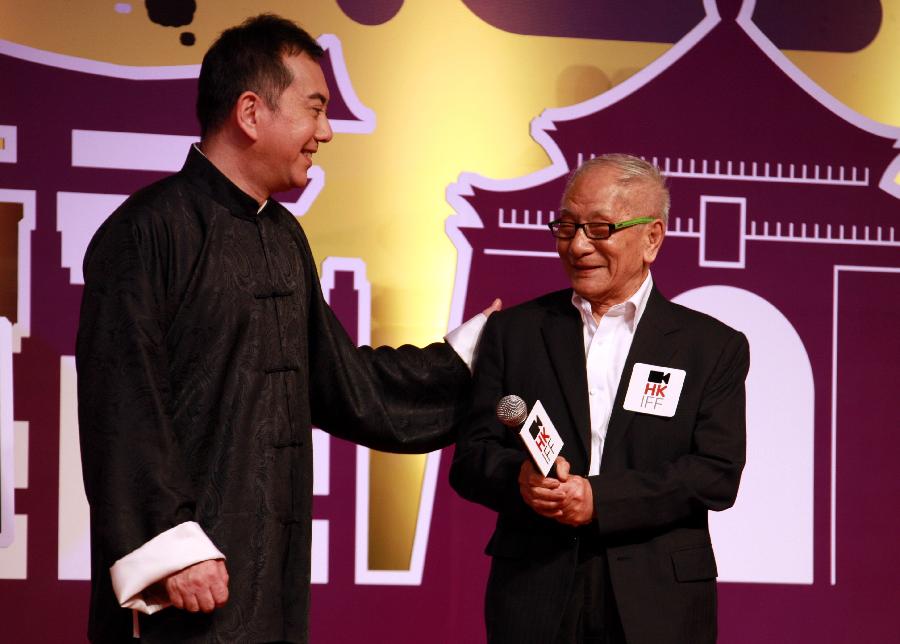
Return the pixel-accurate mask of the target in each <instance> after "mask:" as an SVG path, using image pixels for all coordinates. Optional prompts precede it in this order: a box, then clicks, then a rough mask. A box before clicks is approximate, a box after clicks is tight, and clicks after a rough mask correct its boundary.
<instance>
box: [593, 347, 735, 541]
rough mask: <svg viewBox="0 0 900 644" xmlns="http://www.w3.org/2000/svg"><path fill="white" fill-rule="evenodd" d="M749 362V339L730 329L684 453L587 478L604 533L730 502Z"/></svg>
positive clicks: (648, 526) (658, 524) (661, 521)
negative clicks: (650, 465) (646, 467)
mask: <svg viewBox="0 0 900 644" xmlns="http://www.w3.org/2000/svg"><path fill="white" fill-rule="evenodd" d="M749 366H750V353H749V347H748V344H747V339H746V338H745V337H744V335H743V334H741V333H734V334H732V335H731V336H730V338H729V339H728V340H727V341H726V342H725V343H724V346H723V349H722V351H721V352H720V354H719V356H718V360H717V363H716V365H715V368H714V369H713V370H712V372H711V375H710V376H709V378H708V379H707V381H706V383H705V385H704V389H703V393H702V396H701V399H700V404H699V408H698V410H697V414H696V418H695V426H694V430H693V434H692V445H691V449H690V452H689V453H688V454H685V455H683V456H681V457H680V458H677V459H675V460H674V461H672V462H670V463H666V464H665V465H663V466H662V467H661V468H659V469H657V470H653V471H638V470H632V469H626V470H621V471H610V472H604V471H603V470H602V469H601V471H600V473H599V474H598V475H596V476H591V477H589V481H590V484H591V488H592V492H593V498H594V507H595V516H596V518H595V522H596V524H597V526H598V527H599V529H600V532H601V533H602V534H610V533H616V532H622V531H629V530H643V529H653V528H657V527H662V526H665V525H667V524H671V523H674V522H676V521H679V520H681V519H684V518H687V517H689V516H691V515H696V513H697V512H698V511H703V510H715V511H718V510H724V509H726V508H729V507H731V506H732V505H733V504H734V501H735V498H736V497H737V490H738V484H739V482H740V477H741V471H742V469H743V467H744V460H745V449H746V418H745V416H746V412H745V392H744V380H745V379H746V377H747V371H748V369H749Z"/></svg>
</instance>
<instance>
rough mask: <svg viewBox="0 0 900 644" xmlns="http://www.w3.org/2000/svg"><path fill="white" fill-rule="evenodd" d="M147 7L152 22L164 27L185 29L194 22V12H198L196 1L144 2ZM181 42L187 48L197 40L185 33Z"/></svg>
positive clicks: (180, 37)
mask: <svg viewBox="0 0 900 644" xmlns="http://www.w3.org/2000/svg"><path fill="white" fill-rule="evenodd" d="M144 6H146V7H147V15H148V16H149V17H150V20H151V21H153V22H154V23H156V24H157V25H161V26H163V27H183V26H184V25H189V24H191V22H192V21H193V20H194V12H195V11H196V10H197V3H196V1H195V0H144ZM179 41H180V42H181V44H182V45H184V46H185V47H190V46H192V45H193V44H194V43H195V42H196V41H197V39H196V38H195V37H194V34H193V33H191V32H190V31H185V32H184V33H182V34H181V35H180V36H179Z"/></svg>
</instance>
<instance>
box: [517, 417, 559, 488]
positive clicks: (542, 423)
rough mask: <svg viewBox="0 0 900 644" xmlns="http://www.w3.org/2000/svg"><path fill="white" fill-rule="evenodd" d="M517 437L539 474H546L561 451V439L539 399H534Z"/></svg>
mask: <svg viewBox="0 0 900 644" xmlns="http://www.w3.org/2000/svg"><path fill="white" fill-rule="evenodd" d="M519 437H520V438H521V439H522V442H524V443H525V447H526V448H528V451H529V452H530V453H531V459H532V460H533V461H534V464H535V465H536V466H537V468H538V469H539V470H540V471H541V474H543V475H544V476H547V473H548V472H549V471H550V468H551V467H553V463H554V462H556V457H557V456H559V453H560V452H561V451H562V448H563V440H562V438H560V436H559V433H558V432H557V431H556V427H554V426H553V421H551V420H550V416H548V415H547V412H546V411H544V406H543V405H542V404H541V401H540V400H537V401H535V403H534V407H532V408H531V413H530V414H528V418H526V419H525V424H524V425H522V430H521V431H520V432H519Z"/></svg>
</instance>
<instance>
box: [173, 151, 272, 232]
mask: <svg viewBox="0 0 900 644" xmlns="http://www.w3.org/2000/svg"><path fill="white" fill-rule="evenodd" d="M181 173H182V174H184V175H185V176H187V178H188V180H189V181H190V182H191V183H192V184H193V185H194V186H196V187H197V189H198V190H200V191H201V192H203V193H204V194H206V195H208V196H209V197H210V198H212V200H213V201H215V202H216V203H218V204H219V205H221V206H224V207H225V208H227V209H228V211H229V212H230V213H231V214H232V215H234V216H236V217H240V218H242V219H251V220H252V219H256V218H257V217H258V216H259V215H261V214H263V212H264V211H265V210H266V209H267V206H268V205H269V204H270V203H271V202H272V199H271V198H270V199H268V200H266V202H265V203H264V204H263V205H262V206H260V205H259V203H258V202H257V201H256V199H254V198H253V197H251V196H250V195H248V194H247V193H246V192H244V191H243V190H241V189H240V188H238V187H237V186H236V185H235V184H234V182H232V181H231V179H229V178H228V177H226V176H225V175H224V174H222V172H221V170H219V169H218V168H217V167H216V166H215V165H213V163H212V161H210V160H209V159H207V158H206V156H205V155H204V154H203V152H201V151H200V148H198V147H197V145H196V144H193V145H191V149H190V151H188V155H187V159H186V160H185V162H184V166H183V167H182V168H181Z"/></svg>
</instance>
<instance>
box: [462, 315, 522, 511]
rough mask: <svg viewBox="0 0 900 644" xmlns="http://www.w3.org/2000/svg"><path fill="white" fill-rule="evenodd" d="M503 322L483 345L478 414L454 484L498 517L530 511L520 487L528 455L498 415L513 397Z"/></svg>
mask: <svg viewBox="0 0 900 644" xmlns="http://www.w3.org/2000/svg"><path fill="white" fill-rule="evenodd" d="M502 318H503V315H502V314H501V313H494V314H493V315H492V316H491V317H490V318H488V321H487V324H486V325H485V327H484V332H483V334H482V337H481V342H480V344H479V346H478V359H477V360H476V363H475V378H474V397H473V402H472V409H471V412H470V414H469V418H468V420H467V421H466V424H465V427H464V429H463V430H462V432H461V434H460V437H459V441H458V442H457V444H456V451H455V453H454V455H453V463H452V465H451V466H450V485H451V486H452V487H453V489H454V490H456V492H457V493H458V494H459V495H460V496H462V497H463V498H464V499H467V500H469V501H474V502H475V503H480V504H482V505H484V506H487V507H488V508H491V509H492V510H495V511H497V512H504V511H526V510H527V506H526V505H525V503H524V502H523V501H522V497H521V495H520V493H519V486H518V476H519V468H520V467H521V466H522V461H523V460H525V458H526V455H525V453H524V451H523V449H522V448H521V446H519V445H518V443H517V441H518V440H519V439H518V437H517V436H516V435H515V433H514V432H512V431H510V430H509V429H508V428H507V427H505V426H504V425H502V424H501V423H500V422H499V421H498V420H497V417H496V413H495V410H496V406H497V401H498V400H500V398H501V397H502V396H503V395H504V394H505V393H508V392H505V391H504V390H503V382H504V368H505V367H504V359H503V344H502V332H501V328H500V327H501V320H502Z"/></svg>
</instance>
